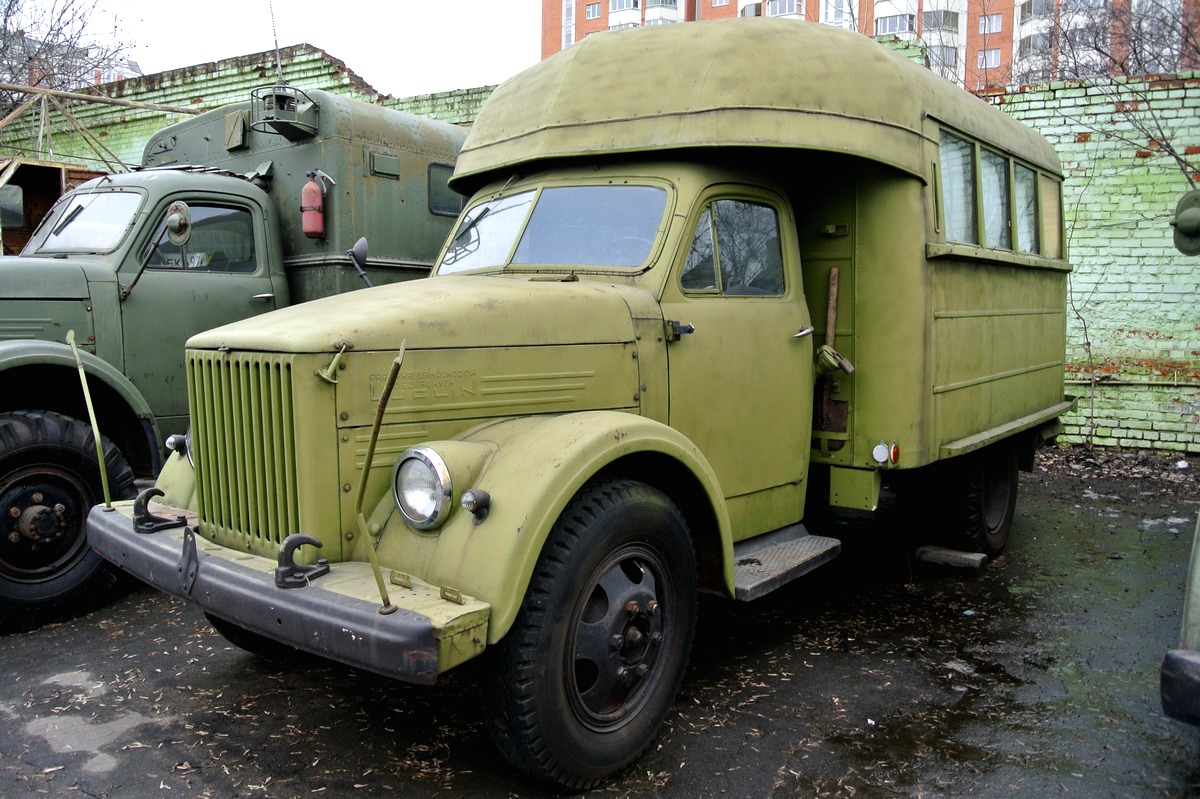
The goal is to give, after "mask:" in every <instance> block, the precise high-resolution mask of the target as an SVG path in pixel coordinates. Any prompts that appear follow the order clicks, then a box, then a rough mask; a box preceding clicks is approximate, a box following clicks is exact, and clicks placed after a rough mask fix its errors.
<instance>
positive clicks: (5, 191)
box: [0, 183, 25, 228]
mask: <svg viewBox="0 0 1200 799" xmlns="http://www.w3.org/2000/svg"><path fill="white" fill-rule="evenodd" d="M0 227H7V228H18V227H25V191H24V190H23V189H22V188H21V187H20V186H14V185H13V184H11V183H6V184H5V185H3V186H0Z"/></svg>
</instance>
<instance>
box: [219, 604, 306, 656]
mask: <svg viewBox="0 0 1200 799" xmlns="http://www.w3.org/2000/svg"><path fill="white" fill-rule="evenodd" d="M204 618H206V619H208V623H209V624H211V625H212V627H213V629H214V630H216V631H217V632H218V633H220V634H221V637H222V638H224V639H225V640H226V641H228V642H229V643H231V644H233V645H234V646H236V647H237V648H238V649H244V650H245V651H247V652H249V653H250V654H252V655H255V656H257V657H260V658H262V659H263V660H270V661H272V662H275V663H292V662H295V661H297V660H300V659H304V658H308V657H309V655H308V654H307V653H305V652H301V651H300V650H299V649H296V648H295V647H291V646H288V645H287V644H282V643H280V642H279V641H276V640H274V639H271V638H267V637H266V636H265V635H259V634H258V633H256V632H251V631H250V630H247V629H246V628H245V627H239V626H238V625H236V624H234V623H233V622H231V621H225V620H224V619H222V618H220V617H218V616H213V615H212V614H211V613H205V614H204Z"/></svg>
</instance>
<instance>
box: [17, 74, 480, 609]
mask: <svg viewBox="0 0 1200 799" xmlns="http://www.w3.org/2000/svg"><path fill="white" fill-rule="evenodd" d="M465 135H466V131H465V129H462V128H460V127H458V126H456V125H450V124H447V123H442V122H436V121H434V120H430V119H424V118H420V117H416V116H413V115H410V114H405V113H402V112H400V111H396V110H393V109H386V108H383V107H381V106H376V105H371V104H368V103H365V102H361V101H357V100H352V99H349V98H344V97H339V96H337V95H333V94H329V93H326V92H322V91H312V92H308V93H305V92H303V91H300V90H297V89H294V88H292V87H289V86H286V85H278V86H271V87H264V88H262V89H256V90H255V91H253V92H252V93H251V97H250V98H249V100H247V101H245V102H240V103H235V104H231V105H228V106H223V107H220V108H217V109H214V110H210V111H207V112H204V113H202V114H199V115H197V116H195V117H191V118H188V119H186V120H184V121H182V122H179V123H177V124H173V125H170V126H168V127H166V128H164V129H162V130H161V131H159V132H158V133H156V134H155V135H154V136H153V138H151V140H150V141H149V142H148V143H147V145H146V148H145V156H144V166H143V168H141V169H138V170H135V171H133V172H130V173H126V174H114V175H104V176H101V177H97V178H94V179H92V180H90V181H87V182H84V183H81V184H80V185H78V186H77V187H76V188H75V189H74V190H72V191H70V192H67V193H66V194H65V195H63V196H62V197H61V199H59V201H58V202H57V204H56V205H54V207H53V208H52V209H51V210H50V211H49V214H48V216H47V217H46V218H45V219H44V220H43V222H42V224H41V225H40V226H39V227H38V228H37V229H36V231H34V232H33V233H32V236H31V237H30V239H29V241H28V242H27V243H26V244H25V245H24V247H23V249H22V251H21V254H20V255H19V256H6V257H4V258H2V259H0V380H2V381H3V383H4V386H5V391H4V392H3V393H2V394H0V507H2V508H3V511H2V512H0V519H3V521H0V626H2V627H3V628H5V629H20V628H22V627H27V626H29V625H30V624H32V623H36V622H37V621H39V620H41V619H45V618H50V617H51V614H52V613H53V614H60V613H62V612H72V611H75V610H78V609H86V608H89V607H92V606H94V605H95V604H96V603H97V602H98V601H100V599H101V598H102V597H103V596H104V595H105V593H106V592H107V590H108V589H109V588H110V587H111V586H112V584H113V582H114V577H115V574H116V572H115V571H114V570H113V569H111V567H109V566H108V564H107V563H106V562H105V561H103V560H102V559H101V558H99V557H98V556H97V555H96V554H95V553H94V552H92V551H91V550H90V549H89V548H88V546H87V537H86V533H85V530H84V522H85V519H86V517H87V512H88V510H89V509H90V508H91V506H92V505H94V504H96V503H98V502H100V501H102V500H103V498H104V497H103V494H102V489H103V479H102V475H101V474H100V471H99V468H98V466H97V461H96V449H95V445H94V439H93V438H92V432H91V428H90V426H89V425H88V413H87V410H86V407H85V401H84V394H83V391H82V388H81V385H80V377H79V373H78V368H77V364H76V361H75V358H74V355H73V353H72V350H71V348H70V347H69V346H68V345H67V343H66V337H67V333H68V331H73V332H74V336H75V340H76V341H77V342H78V346H79V350H80V357H81V360H82V363H83V368H84V369H85V370H86V374H87V377H88V380H89V383H90V389H91V395H92V399H93V401H94V406H95V412H96V415H97V417H98V421H99V427H100V430H101V432H102V433H103V435H104V437H105V441H104V447H105V452H106V455H105V462H106V469H107V475H106V476H107V481H108V484H109V486H110V490H111V491H112V492H113V494H114V495H115V496H117V497H127V496H132V492H133V491H134V481H135V479H137V478H143V479H145V480H146V481H147V483H149V482H151V481H153V479H154V478H155V476H156V475H157V474H158V472H159V471H160V470H161V466H162V462H163V458H164V455H165V453H166V450H164V448H163V445H164V440H165V439H166V438H168V437H170V436H172V435H175V434H179V435H182V434H183V433H184V432H185V431H186V428H187V413H188V410H187V388H186V380H185V377H184V342H185V341H186V340H187V338H188V337H189V336H191V335H192V334H193V333H197V332H199V331H202V330H206V329H208V328H210V327H216V326H218V325H221V324H225V323H227V322H231V321H234V320H237V319H242V318H245V317H248V316H255V315H258V314H262V313H265V312H267V311H271V310H274V309H277V308H283V307H285V306H289V305H295V304H297V303H300V302H304V301H307V300H312V299H316V298H318V297H324V296H327V295H330V294H337V293H340V292H343V291H348V290H350V289H355V288H362V287H364V282H363V280H362V279H361V278H360V276H359V275H357V274H355V272H354V270H352V269H350V268H349V264H350V260H349V258H348V256H347V255H346V250H347V249H348V248H349V246H350V245H351V244H352V243H353V242H354V240H355V238H356V237H358V236H360V235H363V234H367V235H370V236H371V239H372V241H373V243H374V249H375V254H376V257H375V258H373V260H372V261H371V263H369V264H368V265H367V267H366V274H367V276H368V280H370V281H371V282H373V283H387V282H394V281H403V280H409V279H412V278H416V277H424V276H426V275H427V274H428V272H429V269H430V266H431V265H432V262H433V259H434V257H435V256H436V255H437V252H438V249H439V247H440V246H441V244H442V242H443V241H444V240H445V237H446V234H447V232H448V231H449V229H450V227H451V225H453V224H454V220H455V218H456V217H457V216H458V213H459V211H461V210H462V198H461V195H459V194H457V193H455V192H453V191H452V190H450V189H449V188H448V185H447V181H448V179H449V177H450V175H451V174H452V171H453V167H454V163H455V159H456V157H457V155H458V150H459V148H460V147H461V145H462V141H463V139H464V138H465ZM26 171H28V170H26ZM45 210H46V209H42V211H43V213H45ZM7 232H8V231H6V233H7ZM6 241H7V240H6Z"/></svg>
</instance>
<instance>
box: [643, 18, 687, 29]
mask: <svg viewBox="0 0 1200 799" xmlns="http://www.w3.org/2000/svg"><path fill="white" fill-rule="evenodd" d="M678 21H679V20H677V19H648V20H646V27H650V26H651V25H674V24H675V23H676V22H678Z"/></svg>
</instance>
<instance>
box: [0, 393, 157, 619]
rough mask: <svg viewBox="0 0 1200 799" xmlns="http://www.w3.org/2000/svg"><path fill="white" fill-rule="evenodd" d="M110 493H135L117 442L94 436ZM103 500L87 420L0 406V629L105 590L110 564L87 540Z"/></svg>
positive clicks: (54, 614)
mask: <svg viewBox="0 0 1200 799" xmlns="http://www.w3.org/2000/svg"><path fill="white" fill-rule="evenodd" d="M101 441H102V445H103V448H104V463H105V469H106V470H107V472H108V486H109V494H110V496H111V497H112V498H113V499H127V498H129V497H132V496H133V494H134V483H133V480H134V475H133V470H132V469H130V468H129V464H128V463H127V462H126V460H125V457H124V456H123V455H122V454H121V452H120V450H118V449H117V448H116V446H115V445H114V444H113V443H112V442H111V441H109V440H108V439H107V438H103V437H102V439H101ZM103 501H104V490H103V483H102V480H101V475H100V467H99V464H98V463H97V461H96V439H95V437H94V436H93V434H92V429H91V426H90V425H89V424H86V423H84V422H81V421H79V420H78V419H73V418H71V417H69V416H63V415H61V414H57V413H50V412H39V411H17V412H12V413H3V414H0V631H3V632H13V631H18V630H26V629H30V628H31V627H34V626H36V625H37V624H39V623H42V622H44V621H47V620H50V619H54V618H61V617H64V616H70V615H74V614H77V613H81V612H84V611H87V610H91V609H93V608H95V607H98V606H100V605H101V604H103V603H104V602H106V601H108V600H109V599H111V598H112V596H113V594H114V591H115V589H116V588H117V586H118V585H119V576H120V575H119V572H118V571H117V569H116V568H115V567H114V566H112V565H111V564H109V563H108V562H107V561H105V560H104V559H103V558H101V557H100V556H99V555H97V554H96V553H95V552H93V551H92V549H91V548H90V547H89V546H88V543H87V530H86V528H85V523H86V521H87V515H88V512H89V511H90V510H91V509H92V506H93V505H98V504H101V503H102V502H103Z"/></svg>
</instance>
